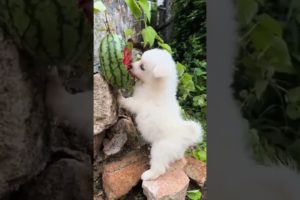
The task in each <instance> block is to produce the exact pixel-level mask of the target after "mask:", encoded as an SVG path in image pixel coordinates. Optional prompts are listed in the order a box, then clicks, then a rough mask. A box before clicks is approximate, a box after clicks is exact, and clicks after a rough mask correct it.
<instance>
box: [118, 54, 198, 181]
mask: <svg viewBox="0 0 300 200" xmlns="http://www.w3.org/2000/svg"><path fill="white" fill-rule="evenodd" d="M130 70H131V72H132V74H134V75H135V76H136V77H137V79H138V81H137V83H136V85H135V89H134V94H133V96H132V97H129V98H124V97H122V96H121V97H120V98H119V103H120V105H121V106H122V107H124V108H125V109H127V110H128V111H130V112H132V113H134V114H136V123H137V128H138V129H139V130H140V132H141V134H142V136H143V138H144V139H145V140H146V141H147V142H149V143H150V144H151V146H152V148H151V160H150V165H151V167H150V169H149V170H147V171H145V172H144V173H143V175H142V179H143V180H149V179H155V178H157V177H159V176H160V175H162V174H164V173H165V171H166V169H167V168H168V166H169V164H170V163H172V162H174V161H176V160H178V159H180V158H183V156H184V152H185V150H186V149H187V148H188V147H189V146H191V145H194V144H195V143H197V142H201V140H202V127H201V126H200V125H199V124H198V123H196V122H194V121H185V120H183V118H182V116H181V109H180V106H179V104H178V102H177V99H176V92H177V82H178V80H177V70H176V65H175V62H174V60H173V59H172V56H171V55H170V54H169V53H168V52H167V51H165V50H161V49H152V50H148V51H146V52H145V53H143V55H142V58H141V60H140V61H138V62H135V63H133V64H132V68H131V69H130Z"/></svg>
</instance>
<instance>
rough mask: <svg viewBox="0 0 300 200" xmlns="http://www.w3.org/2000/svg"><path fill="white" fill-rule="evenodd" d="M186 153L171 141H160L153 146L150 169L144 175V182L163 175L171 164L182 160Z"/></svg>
mask: <svg viewBox="0 0 300 200" xmlns="http://www.w3.org/2000/svg"><path fill="white" fill-rule="evenodd" d="M183 155H184V151H181V150H180V149H179V148H178V147H176V145H174V144H172V142H170V141H160V142H157V143H153V144H152V148H151V160H150V169H149V170H147V171H145V172H144V173H143V174H142V177H141V178H142V180H144V181H145V180H151V179H156V178H157V177H159V176H160V175H163V174H164V173H165V172H166V170H167V168H168V167H169V164H170V163H172V162H174V161H175V160H177V159H180V158H182V157H183Z"/></svg>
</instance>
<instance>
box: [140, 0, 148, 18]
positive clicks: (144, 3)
mask: <svg viewBox="0 0 300 200" xmlns="http://www.w3.org/2000/svg"><path fill="white" fill-rule="evenodd" d="M138 3H139V5H140V6H141V7H142V9H143V11H144V13H145V15H146V18H147V19H148V21H149V22H150V20H151V10H150V8H149V4H148V0H138Z"/></svg>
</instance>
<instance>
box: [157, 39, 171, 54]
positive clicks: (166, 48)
mask: <svg viewBox="0 0 300 200" xmlns="http://www.w3.org/2000/svg"><path fill="white" fill-rule="evenodd" d="M158 46H160V47H161V48H163V49H164V50H166V51H168V52H169V53H170V54H173V51H172V49H171V47H170V45H168V44H166V43H160V42H158Z"/></svg>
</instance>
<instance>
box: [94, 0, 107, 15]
mask: <svg viewBox="0 0 300 200" xmlns="http://www.w3.org/2000/svg"><path fill="white" fill-rule="evenodd" d="M105 10H106V7H105V5H104V4H103V2H102V1H101V0H97V1H95V2H94V12H95V13H100V12H104V11H105Z"/></svg>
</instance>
